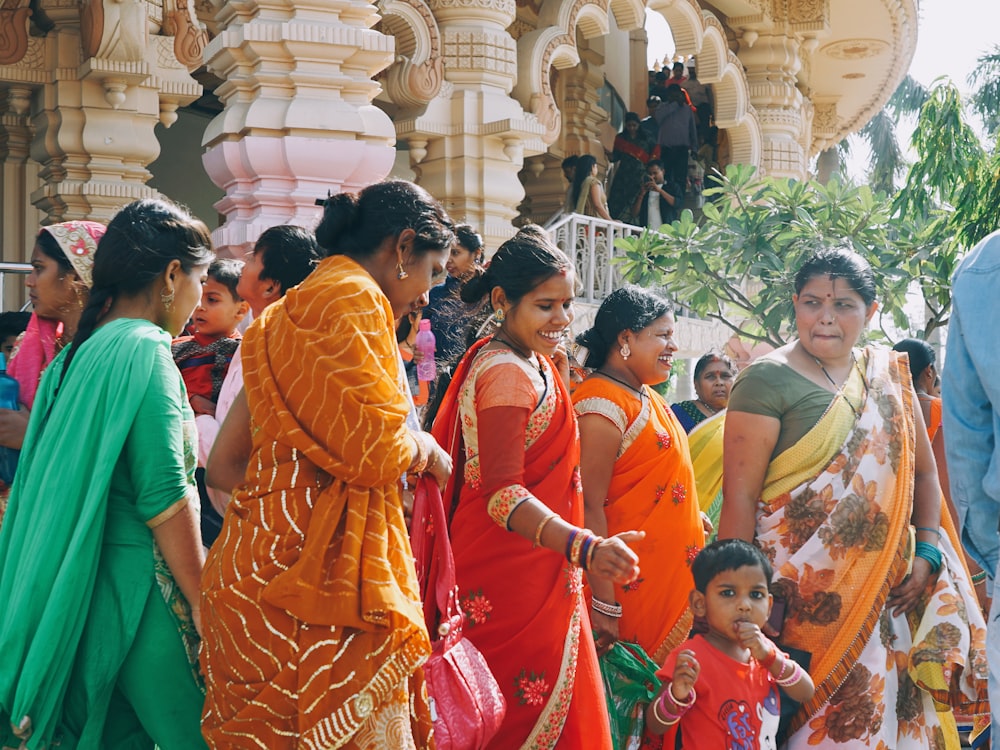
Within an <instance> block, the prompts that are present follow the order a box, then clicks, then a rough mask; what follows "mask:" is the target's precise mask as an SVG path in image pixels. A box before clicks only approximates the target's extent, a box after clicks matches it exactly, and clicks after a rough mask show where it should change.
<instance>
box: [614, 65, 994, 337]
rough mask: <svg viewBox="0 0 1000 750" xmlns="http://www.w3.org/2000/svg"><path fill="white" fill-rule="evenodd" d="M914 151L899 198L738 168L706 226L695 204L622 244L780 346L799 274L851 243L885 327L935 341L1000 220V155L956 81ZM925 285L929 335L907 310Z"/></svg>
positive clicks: (933, 100)
mask: <svg viewBox="0 0 1000 750" xmlns="http://www.w3.org/2000/svg"><path fill="white" fill-rule="evenodd" d="M915 95H916V94H914V96H915ZM913 147H914V150H915V151H916V153H917V159H916V161H915V162H914V164H913V165H911V167H910V168H909V170H908V172H907V175H906V184H905V185H904V186H903V188H902V189H901V190H900V191H899V192H898V193H896V194H895V195H893V196H890V195H889V194H887V193H886V192H883V191H876V190H873V189H872V188H871V187H868V186H860V187H858V186H853V185H849V184H843V183H841V182H839V181H836V180H831V181H830V182H829V183H828V184H826V185H821V184H819V183H817V182H799V181H794V180H787V179H774V178H761V177H759V176H758V175H757V174H756V173H755V170H754V168H753V167H751V166H747V165H730V166H729V167H728V168H727V170H726V174H725V176H722V175H719V176H718V184H719V187H716V188H712V189H709V190H706V191H705V194H706V195H708V196H710V197H711V198H713V199H714V201H713V202H712V203H709V204H707V205H706V206H705V208H704V216H703V218H702V220H701V221H700V222H695V220H694V217H693V215H692V214H691V212H690V211H684V212H683V213H682V215H681V218H680V220H679V221H676V222H674V223H673V224H672V225H670V226H664V227H662V228H661V229H660V231H659V232H645V233H643V234H642V235H641V236H637V237H631V238H626V239H623V240H619V241H618V247H619V248H620V249H621V250H622V251H623V257H622V259H621V260H620V262H621V263H622V267H623V273H624V275H625V276H626V277H627V278H628V279H629V280H631V281H635V282H636V283H640V284H646V285H658V286H662V287H664V288H666V289H667V290H668V291H669V293H670V294H671V296H672V297H673V298H674V299H675V300H676V301H677V302H678V303H679V304H682V305H684V306H686V307H689V308H690V309H691V310H692V311H693V312H694V313H696V314H698V315H700V316H702V317H705V318H710V319H715V320H719V321H721V322H722V323H724V324H725V325H727V326H728V327H729V328H731V329H732V330H733V331H734V332H737V333H738V334H739V335H741V336H743V337H745V338H749V339H752V340H756V341H765V342H768V343H770V344H772V345H775V346H779V345H781V344H783V343H784V342H785V341H786V340H787V338H788V337H789V335H790V328H789V326H790V324H791V322H792V309H791V296H792V291H793V290H792V281H793V276H794V273H795V269H797V268H798V267H799V266H800V265H801V263H802V261H803V260H804V258H805V257H806V256H807V255H808V254H809V253H811V252H812V251H813V250H814V249H815V248H816V247H817V246H819V245H833V244H839V245H844V246H847V247H850V248H852V249H854V250H855V251H856V252H858V253H860V254H861V255H863V256H864V257H865V258H867V259H868V261H869V262H870V263H871V265H872V268H873V269H874V270H875V273H876V276H877V277H878V279H879V301H880V309H879V313H878V319H879V322H880V327H881V328H882V330H883V332H884V331H885V326H884V323H885V322H886V321H888V320H891V321H892V323H893V325H894V326H895V327H896V328H898V329H901V330H904V331H909V332H911V333H916V334H917V335H920V336H921V337H923V338H927V337H928V336H929V335H930V334H931V332H932V331H933V330H934V329H935V328H938V327H939V326H943V325H946V324H947V322H948V315H949V313H950V310H951V276H952V273H953V272H954V270H955V266H956V264H957V262H958V260H959V259H960V257H961V255H962V254H963V253H964V252H965V250H966V249H968V248H969V247H971V246H972V245H973V244H974V243H975V242H977V241H978V240H980V239H981V238H982V237H984V236H985V235H986V234H988V233H989V232H992V231H993V230H995V229H996V228H997V226H998V223H1000V154H998V155H994V156H993V157H990V156H989V155H988V154H987V153H986V151H985V150H984V149H983V146H982V144H981V143H980V142H979V140H978V138H977V136H976V134H975V132H974V131H973V130H972V128H971V127H970V126H969V125H968V123H967V121H966V120H965V117H964V111H963V108H962V100H961V96H960V95H959V93H958V90H957V89H956V88H955V86H954V84H952V83H951V82H950V81H947V80H939V81H937V82H935V84H934V85H933V86H932V87H931V88H930V89H929V90H928V91H927V92H926V97H925V99H924V101H923V105H922V106H921V109H920V116H919V119H918V124H917V131H916V134H915V136H914V139H913ZM998 151H1000V150H998ZM914 283H916V285H917V287H918V288H919V290H920V292H921V294H922V296H923V301H924V302H925V304H926V308H927V317H926V322H925V324H924V325H923V327H922V328H921V329H919V330H915V327H914V326H913V325H911V322H910V321H909V320H908V318H907V315H906V312H905V309H904V308H905V306H906V295H907V292H908V291H909V290H911V289H912V288H913V286H914Z"/></svg>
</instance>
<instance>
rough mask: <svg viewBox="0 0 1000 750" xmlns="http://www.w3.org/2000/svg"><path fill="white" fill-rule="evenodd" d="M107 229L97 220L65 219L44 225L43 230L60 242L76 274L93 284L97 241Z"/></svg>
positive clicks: (87, 282) (88, 284) (89, 284)
mask: <svg viewBox="0 0 1000 750" xmlns="http://www.w3.org/2000/svg"><path fill="white" fill-rule="evenodd" d="M106 230H107V227H105V226H104V225H103V224H99V223H97V222H96V221H64V222H62V223H61V224H53V225H52V226H48V227H42V231H41V232H39V233H38V234H39V235H41V234H42V232H48V233H49V234H50V235H52V238H53V239H54V240H55V241H56V242H57V243H59V247H60V248H62V251H63V253H64V254H65V255H66V260H68V261H69V262H70V265H72V266H73V270H74V271H76V275H77V276H79V277H80V280H81V281H83V283H84V284H86V285H87V288H88V289H89V288H90V287H91V286H93V275H92V271H93V268H94V253H95V252H97V243H98V241H99V240H100V239H101V237H103V236H104V232H105V231H106Z"/></svg>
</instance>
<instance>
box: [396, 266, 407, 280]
mask: <svg viewBox="0 0 1000 750" xmlns="http://www.w3.org/2000/svg"><path fill="white" fill-rule="evenodd" d="M409 276H410V274H408V273H407V272H406V271H404V270H403V261H399V263H397V264H396V278H397V279H399V280H400V281H402V280H403V279H406V278H409Z"/></svg>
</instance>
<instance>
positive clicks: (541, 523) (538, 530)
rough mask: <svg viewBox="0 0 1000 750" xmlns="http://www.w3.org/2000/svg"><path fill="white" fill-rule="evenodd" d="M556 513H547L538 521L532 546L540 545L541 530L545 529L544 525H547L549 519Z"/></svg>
mask: <svg viewBox="0 0 1000 750" xmlns="http://www.w3.org/2000/svg"><path fill="white" fill-rule="evenodd" d="M558 515H559V514H558V513H549V514H548V515H547V516H545V518H543V519H542V520H541V521H539V522H538V526H536V527H535V543H534V544H532V545H531V546H532V547H541V546H542V532H543V531H545V527H546V526H548V525H549V521H551V520H552V519H553V518H555V517H556V516H558Z"/></svg>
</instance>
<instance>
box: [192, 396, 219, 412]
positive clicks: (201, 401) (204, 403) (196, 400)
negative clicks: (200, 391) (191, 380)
mask: <svg viewBox="0 0 1000 750" xmlns="http://www.w3.org/2000/svg"><path fill="white" fill-rule="evenodd" d="M191 408H192V409H194V413H195V414H196V415H197V414H208V415H209V416H210V417H214V416H215V402H214V401H210V400H209V399H207V398H205V397H204V396H198V395H197V394H196V395H194V396H192V397H191Z"/></svg>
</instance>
